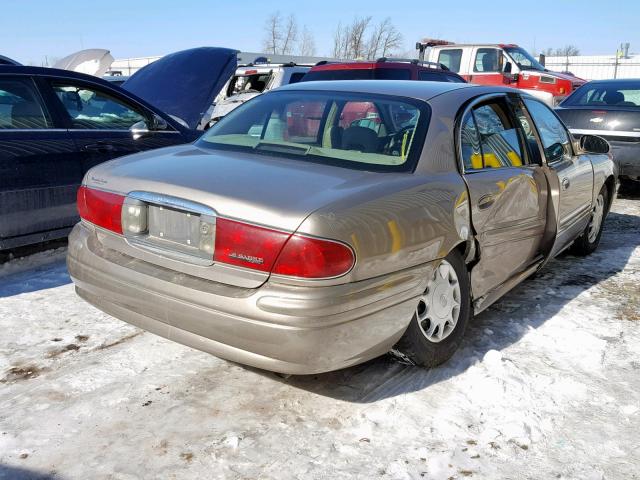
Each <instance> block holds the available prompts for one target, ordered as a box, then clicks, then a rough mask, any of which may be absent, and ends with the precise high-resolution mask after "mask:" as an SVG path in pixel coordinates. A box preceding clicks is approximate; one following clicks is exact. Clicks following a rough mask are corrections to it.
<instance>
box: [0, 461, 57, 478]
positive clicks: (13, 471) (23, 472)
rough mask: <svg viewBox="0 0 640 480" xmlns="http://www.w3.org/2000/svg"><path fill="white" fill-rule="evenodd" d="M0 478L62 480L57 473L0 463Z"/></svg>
mask: <svg viewBox="0 0 640 480" xmlns="http://www.w3.org/2000/svg"><path fill="white" fill-rule="evenodd" d="M0 480H62V477H60V476H59V475H58V474H56V473H42V472H37V471H34V470H27V469H26V468H22V467H13V466H9V465H2V464H0Z"/></svg>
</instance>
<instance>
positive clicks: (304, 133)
mask: <svg viewBox="0 0 640 480" xmlns="http://www.w3.org/2000/svg"><path fill="white" fill-rule="evenodd" d="M428 117H429V109H428V106H427V104H426V103H424V102H421V101H418V100H413V99H405V98H398V97H392V96H386V95H384V96H383V95H369V94H361V93H345V92H330V91H326V92H325V91H323V92H310V91H299V92H296V91H284V92H278V91H275V92H270V93H268V94H265V95H261V96H259V97H256V98H254V99H253V100H252V101H251V102H247V103H245V104H243V105H242V106H240V107H239V108H237V109H236V110H234V111H233V112H231V113H230V114H229V115H227V116H226V117H224V118H223V119H222V120H220V122H218V123H217V124H215V125H214V126H213V127H211V129H209V130H208V131H207V133H205V134H204V136H203V137H202V138H201V139H200V140H199V141H198V145H199V146H201V147H207V148H214V149H226V150H236V151H244V152H253V153H264V154H268V155H270V156H275V157H287V158H295V159H299V160H305V161H312V162H316V163H324V164H330V165H336V166H341V167H347V168H355V169H364V170H372V171H408V170H412V169H413V167H414V166H415V163H416V162H417V159H418V156H419V155H420V150H421V147H422V142H423V140H424V135H425V133H426V129H427V123H428V120H429V118H428Z"/></svg>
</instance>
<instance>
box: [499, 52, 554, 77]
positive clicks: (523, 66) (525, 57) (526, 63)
mask: <svg viewBox="0 0 640 480" xmlns="http://www.w3.org/2000/svg"><path fill="white" fill-rule="evenodd" d="M504 50H505V51H506V52H507V53H508V54H509V56H510V57H511V58H512V59H513V61H514V62H516V65H518V67H519V68H520V70H540V71H542V72H545V71H546V70H547V69H546V68H544V66H543V65H542V64H541V63H540V62H538V61H537V60H536V59H535V58H533V57H532V56H531V54H529V52H527V51H526V50H525V49H524V48H520V47H505V49H504Z"/></svg>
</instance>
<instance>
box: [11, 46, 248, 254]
mask: <svg viewBox="0 0 640 480" xmlns="http://www.w3.org/2000/svg"><path fill="white" fill-rule="evenodd" d="M235 67H236V52H235V51H234V50H229V49H221V48H208V47H207V48H198V49H192V50H187V51H184V52H178V53H176V54H172V55H168V56H166V57H164V58H163V59H161V60H158V61H157V62H155V63H152V64H150V65H148V66H147V67H145V68H143V69H142V70H140V71H139V72H137V73H136V74H135V75H133V76H132V77H131V78H130V79H129V80H128V81H127V82H125V84H124V85H123V86H122V88H119V87H117V86H114V85H112V84H110V83H109V82H106V81H104V80H102V79H100V78H97V77H93V76H88V75H84V74H79V73H75V72H70V71H66V70H56V69H52V68H40V67H24V66H15V65H0V251H1V250H5V249H11V248H15V247H19V246H23V245H28V244H32V243H37V242H41V241H44V240H50V239H56V238H62V237H65V236H66V235H67V233H68V232H69V231H70V229H71V227H72V226H73V225H74V224H75V223H76V222H77V221H78V214H77V211H76V191H77V189H78V186H79V185H80V183H81V181H82V178H83V177H84V175H85V173H86V172H87V170H89V169H90V168H91V167H93V166H94V165H97V164H99V163H102V162H104V161H106V160H110V159H113V158H116V157H120V156H123V155H128V154H131V153H136V152H140V151H144V150H149V149H154V148H161V147H166V146H170V145H177V144H183V143H188V142H192V141H193V140H195V139H196V138H197V137H198V136H199V135H200V133H201V132H200V131H199V130H197V126H198V125H199V121H200V119H201V118H202V117H203V115H204V113H205V112H206V110H207V109H208V108H209V107H210V106H211V104H212V101H213V98H214V97H215V95H216V94H217V93H218V92H219V91H220V89H221V88H222V87H223V85H224V83H225V82H226V81H227V80H228V79H229V78H230V77H231V75H232V74H233V72H234V70H235Z"/></svg>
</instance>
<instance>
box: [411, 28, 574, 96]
mask: <svg viewBox="0 0 640 480" xmlns="http://www.w3.org/2000/svg"><path fill="white" fill-rule="evenodd" d="M416 48H417V49H418V50H419V52H420V55H419V57H420V59H421V60H422V59H425V57H426V59H427V60H428V61H430V62H436V63H439V64H442V65H444V66H446V67H447V68H448V69H449V70H451V71H452V72H456V73H458V74H459V75H460V76H462V77H463V78H464V79H465V80H466V81H468V82H470V83H476V84H480V85H506V86H510V87H514V88H519V89H521V90H524V91H526V92H527V93H530V94H531V95H533V96H535V97H538V98H539V99H541V100H542V101H544V102H545V103H547V104H548V105H549V106H551V107H555V106H556V105H557V104H558V103H560V102H561V101H562V100H563V99H564V98H565V97H567V96H568V95H570V94H571V92H573V91H574V90H575V89H576V88H578V87H580V86H582V85H583V84H584V83H585V80H583V79H581V78H578V77H576V76H574V75H571V74H568V73H560V72H552V71H549V70H547V69H546V68H545V67H544V65H543V64H542V63H540V62H539V61H537V60H536V59H535V58H533V56H532V55H531V54H529V52H527V51H526V50H525V49H524V48H522V47H519V46H518V45H514V44H502V43H500V44H464V45H463V44H454V43H451V42H447V41H444V40H431V39H429V40H424V41H422V42H419V43H417V44H416Z"/></svg>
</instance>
